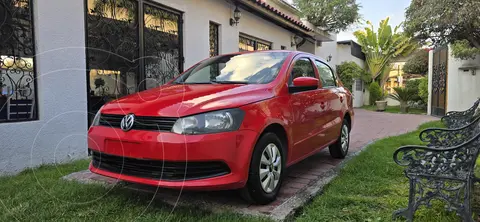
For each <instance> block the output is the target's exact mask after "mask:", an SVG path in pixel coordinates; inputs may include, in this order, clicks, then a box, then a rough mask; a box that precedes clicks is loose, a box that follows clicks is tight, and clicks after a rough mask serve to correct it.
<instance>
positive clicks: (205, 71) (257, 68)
mask: <svg viewBox="0 0 480 222" xmlns="http://www.w3.org/2000/svg"><path fill="white" fill-rule="evenodd" d="M288 54H289V53H288V52H256V53H247V54H240V55H224V56H217V57H213V58H211V59H208V60H206V61H204V62H202V63H200V64H198V65H197V66H195V67H194V68H193V69H191V70H190V71H188V72H187V73H185V74H184V75H182V76H181V77H179V78H178V79H177V80H175V83H176V84H265V83H269V82H271V81H273V80H274V79H275V78H276V77H277V75H278V72H279V71H280V68H281V67H282V64H283V61H284V60H285V58H286V57H287V56H288Z"/></svg>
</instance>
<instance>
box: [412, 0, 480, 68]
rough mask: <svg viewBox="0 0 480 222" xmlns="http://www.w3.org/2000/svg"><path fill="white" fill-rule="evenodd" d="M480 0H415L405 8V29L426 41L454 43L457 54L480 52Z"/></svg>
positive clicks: (462, 55) (462, 56)
mask: <svg viewBox="0 0 480 222" xmlns="http://www.w3.org/2000/svg"><path fill="white" fill-rule="evenodd" d="M479 9H480V1H479V0H412V2H411V3H410V6H409V7H408V8H407V11H406V14H405V16H406V21H405V31H406V32H407V33H408V34H410V35H411V36H415V38H417V39H419V40H421V41H422V42H423V43H431V44H432V45H434V46H442V45H446V44H452V46H453V47H452V53H453V55H454V57H457V58H461V59H469V58H474V57H475V55H476V54H478V53H480V10H479Z"/></svg>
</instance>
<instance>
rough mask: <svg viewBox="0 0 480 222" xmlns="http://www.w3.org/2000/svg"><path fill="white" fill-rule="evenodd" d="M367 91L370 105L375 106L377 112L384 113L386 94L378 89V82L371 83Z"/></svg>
mask: <svg viewBox="0 0 480 222" xmlns="http://www.w3.org/2000/svg"><path fill="white" fill-rule="evenodd" d="M368 91H369V92H370V103H371V104H372V105H376V106H377V111H385V109H386V108H387V101H386V100H385V97H386V94H385V92H384V91H383V90H382V89H381V88H380V85H379V84H378V82H376V81H373V82H372V83H370V86H369V87H368Z"/></svg>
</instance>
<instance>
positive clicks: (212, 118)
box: [172, 109, 245, 135]
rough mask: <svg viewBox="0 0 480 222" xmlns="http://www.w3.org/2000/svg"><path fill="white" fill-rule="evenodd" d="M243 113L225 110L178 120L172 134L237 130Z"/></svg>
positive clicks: (236, 110)
mask: <svg viewBox="0 0 480 222" xmlns="http://www.w3.org/2000/svg"><path fill="white" fill-rule="evenodd" d="M244 115H245V113H244V112H243V111H242V110H241V109H227V110H220V111H214V112H209V113H202V114H198V115H194V116H188V117H183V118H179V119H178V120H177V122H175V124H174V125H173V128H172V132H174V133H177V134H189V135H191V134H207V133H219V132H228V131H234V130H238V128H240V125H241V124H242V121H243V117H244Z"/></svg>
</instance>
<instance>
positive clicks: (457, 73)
mask: <svg viewBox="0 0 480 222" xmlns="http://www.w3.org/2000/svg"><path fill="white" fill-rule="evenodd" d="M448 52H449V58H448V78H447V112H448V111H461V110H466V109H468V108H470V107H471V106H472V105H473V103H474V102H475V100H477V98H478V97H480V70H479V69H477V70H476V72H477V74H476V75H472V74H471V72H470V71H463V70H460V69H459V68H460V67H462V66H480V56H477V58H476V59H473V60H459V59H455V58H453V56H452V54H451V52H452V49H451V47H449V49H448Z"/></svg>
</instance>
